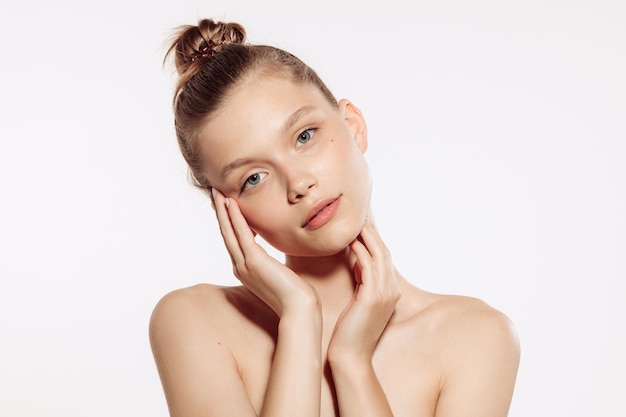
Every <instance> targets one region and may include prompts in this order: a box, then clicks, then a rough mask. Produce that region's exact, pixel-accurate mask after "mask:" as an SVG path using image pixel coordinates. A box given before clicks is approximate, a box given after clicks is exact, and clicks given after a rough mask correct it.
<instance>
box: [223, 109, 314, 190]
mask: <svg viewBox="0 0 626 417" xmlns="http://www.w3.org/2000/svg"><path fill="white" fill-rule="evenodd" d="M313 110H315V107H314V106H311V105H308V106H302V107H300V108H299V109H298V110H296V111H294V112H293V113H291V115H289V117H287V119H286V120H285V122H284V123H283V125H282V127H281V132H283V133H284V132H287V131H289V130H290V129H291V128H292V127H293V126H294V125H295V124H296V123H297V122H298V120H300V118H302V116H304V115H305V114H307V113H309V112H311V111H313ZM251 162H252V159H250V158H238V159H235V160H234V161H232V162H231V163H229V164H228V165H226V166H225V167H224V168H222V173H221V177H222V179H224V178H226V176H228V174H230V172H231V171H233V170H235V169H237V168H241V167H242V166H244V165H246V164H249V163H251Z"/></svg>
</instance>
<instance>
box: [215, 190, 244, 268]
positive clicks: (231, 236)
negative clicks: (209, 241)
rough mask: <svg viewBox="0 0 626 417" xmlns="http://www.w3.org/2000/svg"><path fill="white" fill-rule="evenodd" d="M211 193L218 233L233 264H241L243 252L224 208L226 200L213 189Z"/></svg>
mask: <svg viewBox="0 0 626 417" xmlns="http://www.w3.org/2000/svg"><path fill="white" fill-rule="evenodd" d="M211 193H212V196H213V199H214V201H215V213H216V215H217V220H218V224H219V226H220V232H221V233H222V238H223V239H224V244H225V245H226V249H227V250H228V254H229V255H230V257H231V260H232V262H233V263H234V264H235V263H237V264H241V262H242V261H243V252H242V250H241V247H240V246H239V241H238V240H237V235H236V234H235V230H234V228H233V225H232V223H231V219H230V216H229V214H228V211H227V208H226V199H225V197H224V194H222V193H221V192H220V191H219V190H217V189H215V188H213V189H212V190H211Z"/></svg>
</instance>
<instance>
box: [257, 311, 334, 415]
mask: <svg viewBox="0 0 626 417" xmlns="http://www.w3.org/2000/svg"><path fill="white" fill-rule="evenodd" d="M321 334H322V319H321V312H320V311H319V309H308V310H306V311H298V312H294V313H288V314H285V315H283V317H282V318H281V320H280V324H279V328H278V341H277V345H276V351H275V353H274V360H273V363H272V369H271V374H270V379H269V382H268V387H267V390H266V394H265V400H264V403H263V409H262V411H261V414H260V416H262V417H265V416H268V417H283V416H284V417H319V415H320V396H321V381H322V363H321V357H322V353H321Z"/></svg>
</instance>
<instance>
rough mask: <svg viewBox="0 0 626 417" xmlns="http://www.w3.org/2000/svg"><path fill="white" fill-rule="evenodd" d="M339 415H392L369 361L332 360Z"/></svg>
mask: <svg viewBox="0 0 626 417" xmlns="http://www.w3.org/2000/svg"><path fill="white" fill-rule="evenodd" d="M330 365H331V370H332V374H333V381H334V383H335V390H336V393H337V402H338V405H339V414H340V415H341V417H391V416H393V414H392V412H391V408H390V406H389V402H388V401H387V396H386V395H385V392H384V391H383V389H382V386H381V385H380V382H379V380H378V377H377V376H376V373H375V371H374V367H373V366H372V363H371V361H361V362H348V361H331V364H330Z"/></svg>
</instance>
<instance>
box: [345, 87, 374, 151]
mask: <svg viewBox="0 0 626 417" xmlns="http://www.w3.org/2000/svg"><path fill="white" fill-rule="evenodd" d="M338 106H339V112H340V113H341V115H342V116H343V119H344V120H345V122H346V124H347V125H348V127H349V128H350V130H351V131H352V136H353V138H354V141H355V142H356V144H357V146H358V147H359V149H360V150H361V153H365V151H366V150H367V123H365V117H363V113H361V110H359V109H358V107H356V106H355V105H354V104H353V103H352V102H351V101H349V100H346V99H341V100H340V101H339V105H338Z"/></svg>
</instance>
